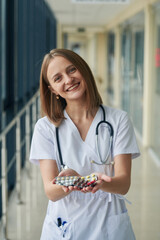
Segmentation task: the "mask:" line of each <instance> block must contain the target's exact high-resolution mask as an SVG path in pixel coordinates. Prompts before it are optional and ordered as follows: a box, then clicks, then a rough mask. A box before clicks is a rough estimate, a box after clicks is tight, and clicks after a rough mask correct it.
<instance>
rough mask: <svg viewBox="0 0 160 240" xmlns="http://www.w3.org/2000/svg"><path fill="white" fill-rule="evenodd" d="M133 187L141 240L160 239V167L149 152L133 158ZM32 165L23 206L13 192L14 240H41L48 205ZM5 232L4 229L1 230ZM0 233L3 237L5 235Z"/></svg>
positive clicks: (131, 196) (131, 210) (10, 234)
mask: <svg viewBox="0 0 160 240" xmlns="http://www.w3.org/2000/svg"><path fill="white" fill-rule="evenodd" d="M132 166H133V167H132V186H131V189H130V191H129V193H128V194H127V199H128V200H130V201H131V202H132V205H129V204H127V207H128V210H129V215H130V218H131V221H132V224H133V228H134V231H135V235H136V239H137V240H151V239H152V240H159V239H160V188H159V182H160V168H159V167H157V166H156V164H155V162H153V160H151V157H149V156H148V154H146V153H145V152H142V156H141V157H140V158H138V159H135V160H133V165H132ZM30 167H31V170H30V172H31V178H29V176H28V174H27V171H26V170H24V171H23V180H22V200H23V204H22V205H17V203H16V192H13V193H12V196H11V197H10V200H9V207H8V220H9V224H8V238H9V239H10V240H39V239H40V233H41V228H42V223H43V219H44V216H45V212H46V207H47V199H46V197H45V195H44V190H43V184H42V180H41V176H40V173H39V167H37V166H30ZM1 234H2V231H1ZM1 234H0V239H2V235H1Z"/></svg>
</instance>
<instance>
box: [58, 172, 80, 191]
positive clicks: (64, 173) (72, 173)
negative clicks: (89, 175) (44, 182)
mask: <svg viewBox="0 0 160 240" xmlns="http://www.w3.org/2000/svg"><path fill="white" fill-rule="evenodd" d="M64 176H78V177H81V176H80V175H79V174H78V173H77V172H76V171H75V170H73V169H71V168H68V169H65V170H62V171H61V172H60V173H59V174H58V177H64ZM55 181H56V180H55V179H54V180H53V184H55ZM62 189H63V191H64V192H66V193H67V192H69V191H79V189H78V188H77V187H76V186H75V187H73V186H69V187H65V186H62Z"/></svg>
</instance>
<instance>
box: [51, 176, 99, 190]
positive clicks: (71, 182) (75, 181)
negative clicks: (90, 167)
mask: <svg viewBox="0 0 160 240" xmlns="http://www.w3.org/2000/svg"><path fill="white" fill-rule="evenodd" d="M55 179H56V181H55V183H56V184H58V185H62V186H66V187H69V186H76V187H78V188H84V187H89V186H91V187H94V186H95V185H96V181H97V180H98V177H97V176H96V175H95V174H91V175H88V176H84V177H78V176H64V177H56V178H55Z"/></svg>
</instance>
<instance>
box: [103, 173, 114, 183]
mask: <svg viewBox="0 0 160 240" xmlns="http://www.w3.org/2000/svg"><path fill="white" fill-rule="evenodd" d="M101 180H103V181H105V182H111V181H112V178H111V177H109V176H107V175H105V174H102V175H101Z"/></svg>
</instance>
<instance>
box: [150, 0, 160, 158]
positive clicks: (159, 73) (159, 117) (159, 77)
mask: <svg viewBox="0 0 160 240" xmlns="http://www.w3.org/2000/svg"><path fill="white" fill-rule="evenodd" d="M154 38H155V43H154V49H155V50H154V53H155V59H154V62H155V64H154V69H153V70H154V71H153V76H154V79H153V84H154V83H155V84H154V85H155V89H154V95H153V115H152V116H153V118H152V131H151V132H152V148H153V149H154V151H155V153H156V154H157V155H158V157H160V137H159V135H160V111H159V106H160V3H159V4H157V5H156V6H155V36H154Z"/></svg>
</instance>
